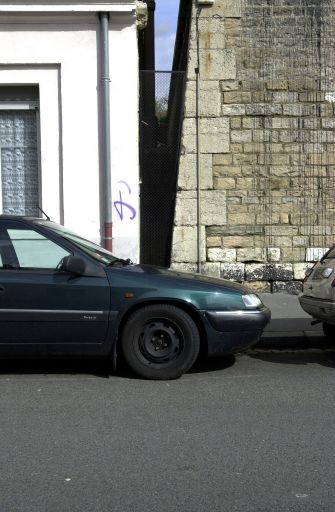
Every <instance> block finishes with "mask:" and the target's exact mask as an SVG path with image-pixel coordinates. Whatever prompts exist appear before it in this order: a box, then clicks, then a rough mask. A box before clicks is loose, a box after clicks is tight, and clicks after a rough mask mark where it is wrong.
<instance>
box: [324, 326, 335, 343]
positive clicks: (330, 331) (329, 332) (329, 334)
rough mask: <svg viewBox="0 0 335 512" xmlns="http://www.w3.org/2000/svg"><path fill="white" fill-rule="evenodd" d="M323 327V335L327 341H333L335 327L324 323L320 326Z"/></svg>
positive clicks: (334, 338)
mask: <svg viewBox="0 0 335 512" xmlns="http://www.w3.org/2000/svg"><path fill="white" fill-rule="evenodd" d="M322 327H323V333H324V335H325V336H326V338H327V341H333V342H334V341H335V325H332V324H327V323H326V322H324V323H323V324H322Z"/></svg>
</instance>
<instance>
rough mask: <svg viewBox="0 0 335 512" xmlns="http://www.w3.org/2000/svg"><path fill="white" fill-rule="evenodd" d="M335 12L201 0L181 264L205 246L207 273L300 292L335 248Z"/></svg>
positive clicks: (259, 1) (298, 3)
mask: <svg viewBox="0 0 335 512" xmlns="http://www.w3.org/2000/svg"><path fill="white" fill-rule="evenodd" d="M334 12H335V0H234V1H231V0H216V1H215V4H214V6H213V7H211V8H202V9H201V10H197V7H196V2H195V0H194V7H193V18H192V30H191V36H190V47H189V63H188V74H187V77H188V79H187V86H186V100H185V119H184V124H183V136H182V147H181V156H180V166H179V180H178V191H177V203H176V214H175V228H174V238H173V250H172V267H173V268H178V269H181V270H190V271H194V270H196V268H197V245H198V244H199V245H200V253H201V258H202V272H203V273H205V274H208V275H214V276H221V277H224V278H228V279H234V280H238V281H241V282H247V283H248V285H249V287H252V288H253V289H255V290H258V291H274V292H277V291H288V292H290V293H299V291H300V290H301V287H302V284H301V282H302V279H303V277H304V273H305V271H306V269H307V268H308V267H310V266H311V265H313V262H314V261H315V260H316V259H318V258H319V257H320V256H321V255H322V254H323V253H324V252H325V250H326V249H327V248H328V247H330V246H331V245H332V244H333V243H335V222H334V221H335V145H334V143H335V117H334V114H335V52H334V46H335V37H334V35H335V16H334ZM197 28H198V30H197ZM197 67H199V86H198V89H197V84H196V74H195V69H196V68H197ZM197 92H198V94H197ZM197 115H198V119H199V122H198V123H197ZM198 144H199V147H198ZM198 151H199V158H198V157H197V153H198ZM197 162H199V166H200V183H199V187H198V184H197ZM198 190H200V219H201V230H200V233H201V234H200V240H199V239H198V236H197V207H198V193H199V192H198Z"/></svg>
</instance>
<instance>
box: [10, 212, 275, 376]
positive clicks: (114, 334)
mask: <svg viewBox="0 0 335 512" xmlns="http://www.w3.org/2000/svg"><path fill="white" fill-rule="evenodd" d="M0 257H1V265H0V322H1V330H0V357H3V358H6V357H13V356H14V357H25V356H33V357H38V356H43V357H45V356H66V357H69V356H79V357H83V356H86V357H98V356H104V357H112V358H113V360H114V364H115V363H116V356H117V354H118V353H120V352H122V354H123V356H124V358H125V360H126V362H127V364H128V365H129V366H130V367H131V368H132V370H133V371H135V373H137V374H138V375H139V376H142V377H144V378H149V379H172V378H177V377H179V376H181V375H182V374H183V373H184V372H186V371H187V370H189V369H190V368H191V367H192V365H193V364H194V362H195V361H196V359H197V358H198V356H199V353H200V351H201V353H205V354H207V355H209V356H217V355H223V354H232V353H236V352H242V351H244V350H246V349H247V348H248V347H250V346H252V345H253V344H255V343H256V342H257V341H258V340H259V338H260V336H261V334H262V331H263V329H264V327H265V326H266V324H267V323H268V322H269V320H270V311H269V309H268V308H267V307H266V306H264V304H262V302H261V301H260V299H259V297H258V296H257V295H255V294H253V293H249V292H248V290H247V289H246V288H244V287H243V286H242V285H240V284H238V283H234V282H231V281H226V280H223V279H216V278H210V277H205V276H202V275H199V274H187V273H181V272H176V271H172V270H168V269H164V268H158V267H152V266H149V265H140V264H132V263H131V262H130V261H129V260H123V259H120V258H116V257H115V256H113V255H112V254H111V253H110V252H109V251H106V250H105V249H103V248H101V247H100V246H98V245H96V244H94V243H92V242H89V241H87V240H85V239H84V238H82V237H80V236H78V235H76V234H74V233H72V232H71V231H69V230H67V229H65V228H64V227H63V226H60V225H58V224H56V223H54V222H51V221H49V220H42V219H39V218H28V217H18V216H5V215H2V216H0Z"/></svg>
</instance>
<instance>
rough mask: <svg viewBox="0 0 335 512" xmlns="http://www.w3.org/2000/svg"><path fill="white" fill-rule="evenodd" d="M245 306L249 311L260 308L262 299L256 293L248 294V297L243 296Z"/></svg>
mask: <svg viewBox="0 0 335 512" xmlns="http://www.w3.org/2000/svg"><path fill="white" fill-rule="evenodd" d="M242 300H243V302H244V305H245V307H246V308H248V309H255V308H259V306H261V305H262V301H261V299H260V298H259V297H258V295H256V294H254V293H248V295H242Z"/></svg>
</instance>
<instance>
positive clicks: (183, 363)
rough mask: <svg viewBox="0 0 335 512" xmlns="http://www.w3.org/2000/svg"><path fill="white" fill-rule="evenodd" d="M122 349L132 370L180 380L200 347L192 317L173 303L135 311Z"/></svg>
mask: <svg viewBox="0 0 335 512" xmlns="http://www.w3.org/2000/svg"><path fill="white" fill-rule="evenodd" d="M121 345H122V352H123V355H124V358H125V360H126V362H127V363H128V365H129V366H130V367H131V368H132V370H133V371H134V372H135V373H137V374H138V375H140V376H141V377H144V378H146V379H156V380H164V379H176V378H178V377H180V376H181V375H182V374H183V373H185V372H186V371H187V370H189V369H190V368H191V366H192V365H193V363H194V362H195V360H196V358H197V356H198V354H199V349H200V337H199V332H198V329H197V326H196V325H195V323H194V321H193V320H192V318H191V317H190V316H189V315H188V314H187V313H185V311H183V310H182V309H179V308H177V307H176V306H171V305H169V304H161V305H155V306H145V307H143V308H141V309H139V310H137V311H135V312H134V313H133V314H132V315H131V316H130V317H129V319H128V321H127V323H126V325H125V328H124V329H123V333H122V339H121Z"/></svg>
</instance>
